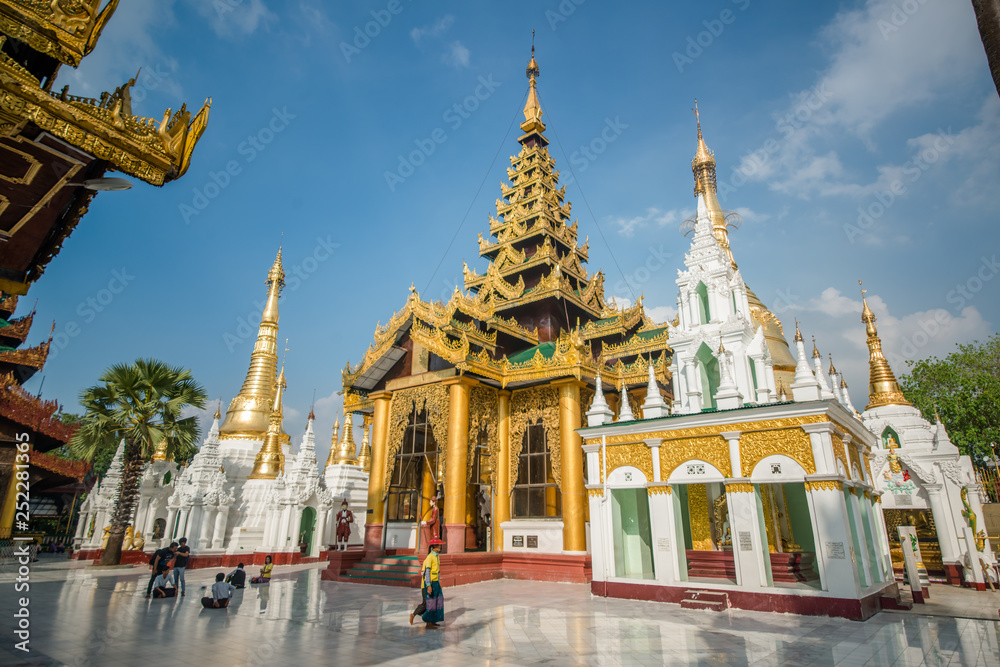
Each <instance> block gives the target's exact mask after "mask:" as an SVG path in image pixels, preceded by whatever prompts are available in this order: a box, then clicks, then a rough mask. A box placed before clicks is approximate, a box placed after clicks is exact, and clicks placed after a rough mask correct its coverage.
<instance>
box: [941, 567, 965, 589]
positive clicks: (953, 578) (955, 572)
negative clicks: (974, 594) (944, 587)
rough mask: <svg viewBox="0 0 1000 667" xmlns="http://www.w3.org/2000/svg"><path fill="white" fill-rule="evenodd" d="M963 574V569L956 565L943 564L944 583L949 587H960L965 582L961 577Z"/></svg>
mask: <svg viewBox="0 0 1000 667" xmlns="http://www.w3.org/2000/svg"><path fill="white" fill-rule="evenodd" d="M963 572H964V568H963V567H962V566H961V565H959V564H957V563H945V564H944V577H945V581H947V582H948V584H949V585H951V586H961V585H962V584H963V583H964V582H965V578H964V577H963V576H962V574H963Z"/></svg>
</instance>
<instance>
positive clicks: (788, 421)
mask: <svg viewBox="0 0 1000 667" xmlns="http://www.w3.org/2000/svg"><path fill="white" fill-rule="evenodd" d="M654 367H655V364H654ZM602 372H603V371H602ZM828 421H830V418H829V417H827V416H826V415H823V414H819V415H805V416H802V417H782V418H779V419H761V420H758V421H752V422H734V423H729V424H718V425H712V426H693V427H690V428H678V429H675V430H672V431H668V430H659V431H646V432H644V433H641V434H640V433H637V434H634V435H615V436H608V438H607V444H609V445H617V444H621V443H624V442H635V440H636V439H643V440H649V439H653V438H661V439H664V440H678V439H684V438H694V437H700V436H706V435H719V434H720V433H726V432H729V431H740V432H741V433H749V432H752V431H766V430H771V429H780V428H791V427H793V426H802V425H804V424H818V423H821V422H828ZM741 438H742V436H741Z"/></svg>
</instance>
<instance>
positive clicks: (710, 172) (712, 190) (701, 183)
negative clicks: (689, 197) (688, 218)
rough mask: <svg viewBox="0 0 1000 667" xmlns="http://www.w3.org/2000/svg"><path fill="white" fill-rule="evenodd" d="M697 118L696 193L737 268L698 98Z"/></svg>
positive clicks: (693, 161) (714, 234)
mask: <svg viewBox="0 0 1000 667" xmlns="http://www.w3.org/2000/svg"><path fill="white" fill-rule="evenodd" d="M691 111H692V112H694V116H695V119H696V121H697V124H698V150H697V151H696V152H695V154H694V159H693V160H691V173H692V174H694V195H695V197H698V196H699V195H700V196H702V197H703V198H704V200H705V208H706V209H708V216H709V218H710V219H711V220H712V235H713V236H715V240H716V241H718V242H719V245H720V246H721V247H722V249H723V250H725V251H726V255H727V256H728V258H729V262H730V263H731V264H732V266H733V268H734V269H735V268H736V259H735V258H734V257H733V251H732V249H731V248H730V247H729V223H727V222H726V213H725V211H723V210H722V205H721V204H719V198H718V196H717V192H718V190H717V187H716V178H715V154H714V153H712V151H710V150H708V146H706V145H705V139H704V137H703V136H702V134H701V112H700V111H699V110H698V100H695V101H694V109H692V110H691Z"/></svg>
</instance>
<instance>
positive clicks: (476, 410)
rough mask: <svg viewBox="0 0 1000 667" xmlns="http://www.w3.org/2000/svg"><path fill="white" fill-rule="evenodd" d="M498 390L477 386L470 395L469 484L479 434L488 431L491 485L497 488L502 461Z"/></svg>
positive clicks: (467, 478) (467, 479)
mask: <svg viewBox="0 0 1000 667" xmlns="http://www.w3.org/2000/svg"><path fill="white" fill-rule="evenodd" d="M498 416H499V415H498V413H497V390H496V389H494V388H493V387H484V386H482V385H476V386H474V387H472V389H471V391H470V395H469V456H468V462H469V465H468V474H467V477H466V481H467V482H472V467H473V464H474V463H475V460H476V458H475V457H476V447H477V446H478V445H479V433H480V431H482V430H483V429H484V428H485V429H486V446H487V448H488V449H487V451H488V452H489V457H490V461H489V463H490V484H491V485H492V486H493V488H494V489H495V488H497V464H498V463H499V461H500V440H499V439H498V438H497V422H498Z"/></svg>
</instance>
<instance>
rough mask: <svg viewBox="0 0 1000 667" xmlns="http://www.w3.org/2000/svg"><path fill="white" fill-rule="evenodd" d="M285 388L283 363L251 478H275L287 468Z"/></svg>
mask: <svg viewBox="0 0 1000 667" xmlns="http://www.w3.org/2000/svg"><path fill="white" fill-rule="evenodd" d="M284 388H285V367H284V365H282V367H281V373H280V374H279V375H278V381H277V383H276V386H275V392H274V405H273V406H272V408H271V414H270V416H269V418H268V425H267V433H265V434H264V442H263V443H261V446H260V451H259V452H257V457H256V458H255V459H254V461H253V472H251V473H250V475H249V479H274V478H275V477H277V476H278V475H279V474H280V473H282V472H284V470H285V455H284V453H283V452H282V451H281V444H282V437H281V436H282V435H283V433H284V432H283V431H282V429H281V421H282V412H283V411H282V408H281V392H282V390H284Z"/></svg>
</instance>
